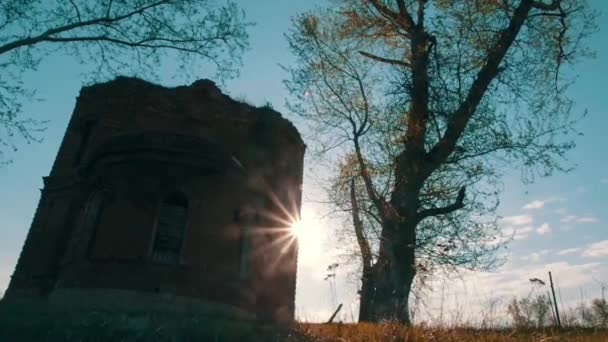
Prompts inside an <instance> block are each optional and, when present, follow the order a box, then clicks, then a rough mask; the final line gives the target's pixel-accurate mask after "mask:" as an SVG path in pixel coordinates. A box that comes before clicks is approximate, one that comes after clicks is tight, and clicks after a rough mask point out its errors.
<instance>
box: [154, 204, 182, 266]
mask: <svg viewBox="0 0 608 342" xmlns="http://www.w3.org/2000/svg"><path fill="white" fill-rule="evenodd" d="M187 214H188V200H187V199H186V197H185V196H184V195H183V194H182V193H173V194H171V195H169V196H167V197H165V198H164V199H163V201H162V202H161V204H160V208H159V213H158V221H157V223H156V236H155V237H154V245H153V249H152V260H153V261H155V262H158V263H162V264H178V263H179V258H180V252H181V248H182V240H183V237H184V230H185V228H186V219H187Z"/></svg>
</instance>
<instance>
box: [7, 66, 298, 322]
mask: <svg viewBox="0 0 608 342" xmlns="http://www.w3.org/2000/svg"><path fill="white" fill-rule="evenodd" d="M304 150H305V146H304V144H303V142H302V139H301V138H300V135H299V133H298V132H297V130H296V129H295V127H294V126H293V125H292V124H291V123H290V122H289V121H287V120H286V119H284V118H282V117H281V115H280V114H279V113H277V112H276V111H274V110H272V109H270V108H256V107H252V106H250V105H247V104H244V103H240V102H237V101H234V100H232V99H230V98H229V97H228V96H226V95H224V94H222V93H221V91H220V90H219V89H218V88H217V87H216V86H215V84H214V83H213V82H211V81H208V80H201V81H197V82H195V83H193V84H192V85H191V86H183V87H177V88H165V87H161V86H158V85H154V84H151V83H148V82H145V81H142V80H139V79H134V78H126V77H119V78H117V79H115V80H113V81H110V82H107V83H103V84H97V85H93V86H90V87H85V88H83V89H82V90H81V93H80V96H79V97H78V100H77V103H76V108H75V110H74V113H73V115H72V118H71V120H70V123H69V126H68V128H67V131H66V133H65V136H64V138H63V142H62V144H61V147H60V149H59V152H58V154H57V157H56V159H55V163H54V165H53V167H52V170H51V172H50V175H49V176H48V177H45V178H44V189H42V193H41V198H40V202H39V204H38V208H37V210H36V214H35V216H34V220H33V222H32V225H31V228H30V230H29V233H28V235H27V239H26V241H25V245H24V247H23V250H22V252H21V256H20V258H19V260H18V263H17V265H16V267H15V271H14V274H13V276H12V279H11V282H10V285H9V288H8V290H7V293H6V296H5V299H4V301H5V303H10V302H19V301H28V302H33V303H38V304H40V305H43V306H48V307H51V308H53V309H57V310H90V309H95V310H109V311H140V310H141V311H146V312H150V311H162V312H178V313H194V314H212V315H218V314H223V315H230V316H232V317H243V318H257V319H265V320H291V319H293V316H294V299H295V286H296V262H297V244H296V243H292V242H293V238H291V237H289V236H286V235H287V234H291V232H290V231H289V230H288V229H285V228H286V227H287V226H288V224H289V222H290V220H293V218H294V217H297V216H298V214H299V210H300V202H301V184H302V170H303V157H304Z"/></svg>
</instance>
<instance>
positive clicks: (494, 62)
mask: <svg viewBox="0 0 608 342" xmlns="http://www.w3.org/2000/svg"><path fill="white" fill-rule="evenodd" d="M533 4H534V2H533V1H532V0H522V2H521V3H520V4H519V6H518V7H517V9H515V12H514V14H513V17H511V20H510V21H509V26H508V27H507V28H505V29H504V30H502V31H501V33H500V36H499V38H498V40H497V41H496V43H495V44H494V46H492V48H490V49H489V51H488V55H487V57H486V59H485V63H484V64H483V67H482V68H481V69H480V70H479V72H478V73H477V76H476V78H475V80H474V81H473V84H472V85H471V87H470V89H469V91H468V93H467V96H466V98H465V100H464V101H463V102H462V103H461V104H460V106H459V107H458V109H457V110H456V111H455V112H454V113H452V115H451V118H450V120H449V121H448V124H447V128H446V129H445V133H444V135H443V137H442V138H441V139H440V140H439V142H437V144H435V146H433V148H432V149H431V151H430V152H429V153H428V157H429V161H430V164H431V166H432V167H431V169H433V168H436V167H437V166H438V165H440V164H441V163H442V162H443V161H445V160H446V158H447V157H448V156H449V155H450V154H451V153H452V152H453V151H454V148H455V146H456V143H457V142H458V139H459V138H460V136H461V135H462V133H463V131H464V129H465V127H466V126H467V124H468V122H469V120H470V119H471V116H472V115H473V114H474V113H475V110H476V109H477V106H478V105H479V103H480V102H481V99H482V98H483V95H484V94H485V92H486V90H487V89H488V86H489V85H490V83H491V82H492V80H493V79H494V78H495V77H496V75H497V74H498V72H499V66H500V63H501V62H502V60H503V59H504V57H505V55H506V53H507V51H508V50H509V48H510V47H511V45H512V44H513V42H514V41H515V37H517V34H518V33H519V31H520V29H521V27H522V26H523V24H524V22H525V20H526V18H527V16H528V13H529V12H530V10H531V9H532V7H533Z"/></svg>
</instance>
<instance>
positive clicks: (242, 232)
mask: <svg viewBox="0 0 608 342" xmlns="http://www.w3.org/2000/svg"><path fill="white" fill-rule="evenodd" d="M255 216H256V214H255V210H253V209H252V208H250V207H245V208H242V209H241V210H239V212H238V214H237V217H236V219H237V222H238V223H239V226H240V228H239V246H238V248H239V276H240V277H241V279H245V278H247V277H249V272H250V263H251V247H252V246H251V236H250V235H249V229H251V226H252V225H253V223H254V222H255Z"/></svg>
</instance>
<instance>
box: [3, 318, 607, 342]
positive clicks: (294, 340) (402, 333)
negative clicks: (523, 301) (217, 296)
mask: <svg viewBox="0 0 608 342" xmlns="http://www.w3.org/2000/svg"><path fill="white" fill-rule="evenodd" d="M0 313H1V312H0ZM0 341H36V342H37V341H80V342H83V341H100V342H101V341H124V342H127V341H176V342H177V341H193V342H194V341H243V342H255V341H259V342H283V341H285V342H313V341H321V342H323V341H328V342H329V341H331V342H346V341H352V342H356V341H362V342H363V341H365V342H381V341H382V342H384V341H386V342H388V341H391V342H393V341H394V342H397V341H403V342H405V341H442V342H443V341H445V342H450V341H488V342H499V341H500V342H502V341H545V342H548V341H581V342H583V341H584V342H586V341H589V342H591V341H594V342H595V341H598V342H599V341H608V330H605V329H604V330H598V329H596V330H594V329H590V328H588V329H564V330H555V329H537V330H534V329H527V330H526V329H519V330H518V329H503V330H498V329H495V330H491V329H487V330H479V329H466V328H453V329H447V328H428V327H419V326H417V327H410V328H407V327H404V326H402V325H398V324H366V323H362V324H314V323H295V324H293V325H289V326H285V325H284V326H273V325H265V324H260V322H250V321H232V320H224V319H219V318H213V317H198V316H172V315H160V314H149V313H139V314H135V313H132V314H115V313H102V312H88V313H79V314H62V315H51V314H27V313H21V314H16V313H14V312H13V313H11V314H10V315H6V314H5V315H1V314H0Z"/></svg>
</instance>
